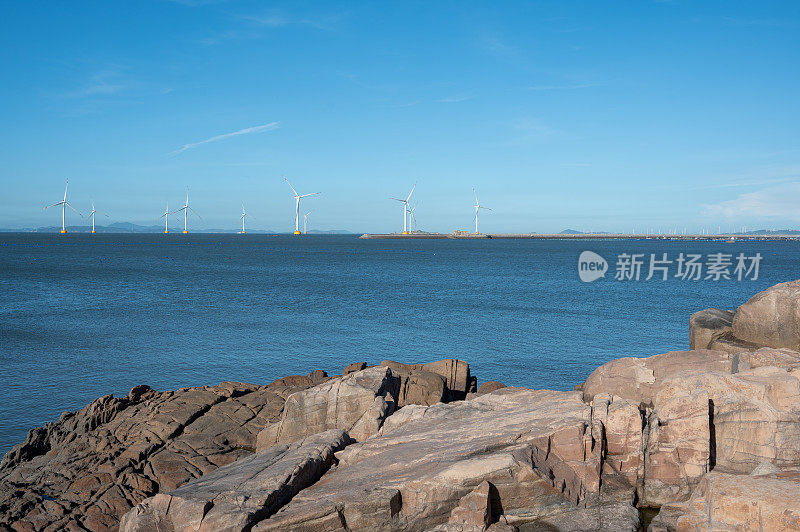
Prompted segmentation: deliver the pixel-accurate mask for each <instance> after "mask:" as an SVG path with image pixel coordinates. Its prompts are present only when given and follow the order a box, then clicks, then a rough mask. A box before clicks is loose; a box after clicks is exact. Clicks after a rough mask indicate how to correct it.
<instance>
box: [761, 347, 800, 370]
mask: <svg viewBox="0 0 800 532" xmlns="http://www.w3.org/2000/svg"><path fill="white" fill-rule="evenodd" d="M748 361H749V363H750V367H751V368H761V367H764V366H775V367H776V368H783V369H785V370H786V371H789V372H792V371H794V370H797V369H800V353H798V352H797V351H793V350H791V349H773V348H771V347H763V348H761V349H758V350H756V351H754V352H753V353H750V354H749V355H748Z"/></svg>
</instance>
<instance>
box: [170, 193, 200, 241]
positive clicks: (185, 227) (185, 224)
mask: <svg viewBox="0 0 800 532" xmlns="http://www.w3.org/2000/svg"><path fill="white" fill-rule="evenodd" d="M181 211H183V234H184V235H185V234H187V233H188V232H189V227H188V218H189V211H192V214H194V215H195V216H197V217H198V218H200V215H199V214H197V213H196V212H195V211H194V209H192V208H191V207H189V187H186V203H184V204H183V207H181V208H180V209H178V210H176V211H174V212H173V213H172V214H175V213H176V212H181ZM200 219H201V220H202V218H200Z"/></svg>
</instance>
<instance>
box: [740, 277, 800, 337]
mask: <svg viewBox="0 0 800 532" xmlns="http://www.w3.org/2000/svg"><path fill="white" fill-rule="evenodd" d="M732 330H733V335H734V336H735V337H737V338H740V339H741V340H744V341H746V342H751V343H754V344H757V345H759V346H764V347H787V348H789V349H793V350H795V351H798V350H800V280H798V281H791V282H788V283H781V284H777V285H775V286H773V287H770V288H768V289H766V290H764V291H763V292H759V293H758V294H756V295H755V296H753V297H752V298H750V300H749V301H748V302H747V303H745V304H744V305H742V306H741V307H739V308H738V309H737V310H736V315H735V316H734V317H733V324H732Z"/></svg>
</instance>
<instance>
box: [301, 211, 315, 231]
mask: <svg viewBox="0 0 800 532" xmlns="http://www.w3.org/2000/svg"><path fill="white" fill-rule="evenodd" d="M312 212H314V211H308V212H307V213H305V214H304V215H303V234H304V235H307V234H308V215H309V214H311V213H312Z"/></svg>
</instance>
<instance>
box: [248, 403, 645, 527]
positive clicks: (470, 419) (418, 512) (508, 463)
mask: <svg viewBox="0 0 800 532" xmlns="http://www.w3.org/2000/svg"><path fill="white" fill-rule="evenodd" d="M406 408H409V407H406ZM404 410H405V408H403V409H401V410H400V411H399V412H398V413H397V414H395V415H400V414H401V413H402V412H403V411H404ZM412 411H413V412H414V414H413V415H411V416H407V417H406V418H405V420H404V422H402V423H398V424H397V425H396V426H394V427H392V429H391V430H390V431H383V432H382V433H381V435H380V436H376V437H373V438H369V439H367V440H365V441H363V442H360V443H356V444H353V445H351V446H349V447H347V448H346V449H345V450H344V451H341V452H339V453H337V457H338V459H339V464H338V466H337V467H336V468H335V469H332V470H331V471H329V472H328V473H327V474H325V475H324V476H323V477H322V479H321V480H320V481H319V482H317V483H316V484H314V485H313V486H311V487H309V488H307V489H305V490H303V491H302V492H300V493H299V494H297V495H296V496H295V497H294V498H293V499H292V500H291V502H289V504H287V505H286V506H285V507H283V508H282V509H281V510H279V511H278V512H277V513H275V514H274V515H273V516H272V517H270V518H269V519H266V520H264V521H262V522H260V523H259V524H257V525H256V526H255V527H254V528H253V530H255V531H266V530H293V531H302V530H309V531H310V530H397V529H403V530H426V529H431V528H434V527H435V526H439V525H446V524H448V522H450V520H451V518H453V519H460V518H463V515H460V514H459V513H458V510H457V508H459V505H460V502H461V500H462V498H463V497H465V496H466V495H468V494H469V493H470V492H472V491H473V490H475V488H477V487H478V486H479V485H480V484H481V483H482V482H484V481H486V482H489V483H491V485H492V486H493V488H492V489H493V493H494V495H493V499H494V500H493V501H492V503H491V504H490V505H489V506H490V507H491V508H493V509H494V510H493V513H494V514H495V515H493V516H492V519H497V518H499V515H498V514H502V515H503V519H504V520H505V521H507V522H509V523H511V524H521V523H528V522H535V521H536V520H538V519H544V518H546V517H552V516H554V515H557V514H561V513H564V512H571V511H574V510H575V509H576V508H585V507H587V506H589V507H591V506H592V504H593V502H596V501H597V500H598V497H599V494H600V472H601V459H600V455H601V451H600V448H601V444H600V443H599V442H596V441H594V439H593V436H592V419H591V412H592V410H591V407H590V406H589V405H587V404H585V403H584V402H583V401H582V400H581V396H580V394H579V393H576V392H552V391H534V390H526V389H519V388H504V389H501V390H497V391H495V392H493V393H491V394H486V395H482V396H480V397H476V398H474V399H473V400H471V401H466V402H456V403H451V404H437V405H433V406H429V407H416V408H412ZM390 419H391V418H390ZM494 490H496V491H494ZM626 497H627V498H628V499H631V498H632V491H630V490H629V491H628V492H627V493H626V494H625V495H623V496H622V499H625V498H626ZM622 502H625V501H624V500H623V501H622ZM627 502H630V500H628V501H627ZM461 506H462V507H463V505H461ZM454 511H456V514H455V517H454V516H453V512H454ZM451 524H452V523H451Z"/></svg>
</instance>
